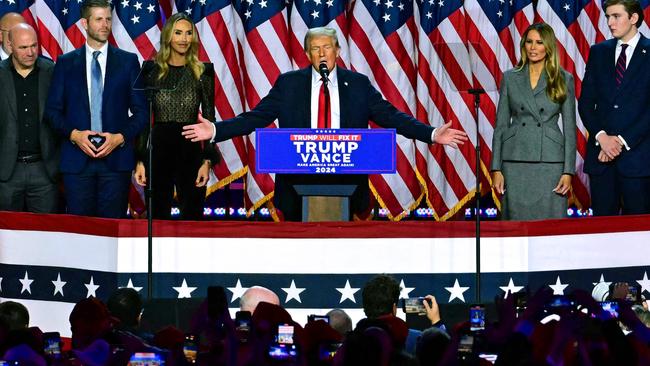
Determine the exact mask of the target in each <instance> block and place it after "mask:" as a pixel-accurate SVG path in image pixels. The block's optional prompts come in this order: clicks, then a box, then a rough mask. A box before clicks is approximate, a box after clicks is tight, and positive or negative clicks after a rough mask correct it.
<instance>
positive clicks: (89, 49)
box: [86, 42, 108, 105]
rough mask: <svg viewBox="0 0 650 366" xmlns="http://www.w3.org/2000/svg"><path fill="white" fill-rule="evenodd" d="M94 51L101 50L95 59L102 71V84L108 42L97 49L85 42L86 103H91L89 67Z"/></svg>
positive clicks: (104, 77)
mask: <svg viewBox="0 0 650 366" xmlns="http://www.w3.org/2000/svg"><path fill="white" fill-rule="evenodd" d="M95 51H99V52H101V53H100V54H99V56H97V61H99V68H100V69H101V71H102V86H104V80H106V58H107V54H108V42H106V43H104V45H103V46H102V48H100V49H98V50H96V49H94V48H92V47H90V46H89V45H88V44H87V43H86V86H87V88H88V105H92V101H91V100H90V98H92V97H91V94H92V93H91V92H90V83H91V82H92V72H91V67H92V63H93V52H95Z"/></svg>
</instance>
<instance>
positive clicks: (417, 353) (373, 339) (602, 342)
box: [0, 275, 650, 366]
mask: <svg viewBox="0 0 650 366" xmlns="http://www.w3.org/2000/svg"><path fill="white" fill-rule="evenodd" d="M609 292H611V294H609V293H604V292H602V291H599V290H598V289H596V291H594V292H593V295H592V294H589V293H587V292H585V291H580V290H578V291H575V292H573V293H572V294H570V295H568V296H558V295H553V294H552V291H550V290H549V289H548V288H545V289H540V290H539V291H537V292H536V293H534V294H532V295H531V296H529V297H524V296H520V295H521V294H514V295H512V294H508V295H506V296H504V297H501V298H497V299H496V300H495V305H496V310H497V311H496V313H497V314H496V318H495V319H488V320H491V321H485V322H484V321H483V318H482V316H483V312H482V310H481V309H480V307H476V308H475V307H474V306H472V308H473V309H472V310H470V312H471V314H472V315H471V316H470V317H468V321H467V322H461V323H458V324H456V325H454V326H451V327H446V326H445V325H444V323H443V319H442V318H441V316H440V311H439V308H438V305H437V303H436V300H435V298H434V297H433V296H426V297H423V298H420V299H418V301H421V304H416V305H421V308H420V309H421V310H422V318H423V319H426V321H427V326H426V327H424V328H425V329H424V330H415V329H409V326H408V324H407V322H406V321H404V320H402V319H400V318H398V317H396V310H397V306H398V299H399V293H400V288H399V285H398V284H397V282H395V280H394V279H393V278H392V277H390V276H386V275H379V276H376V277H375V278H373V279H372V280H371V281H369V282H368V283H367V284H366V285H365V286H364V289H363V294H362V296H363V306H364V312H365V314H366V318H365V319H362V320H361V321H359V322H358V323H357V324H356V327H354V329H353V326H352V322H351V321H350V318H349V317H348V316H347V314H345V312H344V311H342V310H339V309H335V310H333V311H331V312H330V313H328V314H327V315H326V316H314V317H310V318H309V321H308V322H307V323H306V324H305V325H304V326H302V325H300V324H298V323H296V322H295V321H294V320H293V319H292V318H291V315H290V314H289V313H288V312H287V311H286V310H285V309H283V308H282V307H281V306H280V305H279V299H278V297H277V296H276V295H275V294H274V293H273V292H272V291H270V290H268V289H266V288H263V287H253V288H250V289H249V290H247V292H246V293H245V294H244V295H242V298H241V309H242V310H241V311H239V312H237V313H236V316H235V317H234V318H233V317H231V314H230V312H229V309H228V306H227V304H228V303H227V301H226V297H225V296H224V293H223V289H222V288H219V287H213V288H211V289H210V290H209V293H208V297H207V298H206V299H205V300H204V301H203V302H202V303H201V305H200V306H199V307H198V309H197V310H196V312H195V313H194V314H193V317H192V320H191V322H190V325H189V327H188V329H183V330H181V329H178V328H175V327H173V326H167V327H164V328H162V329H160V330H158V331H157V332H156V333H155V334H149V333H145V332H143V331H142V330H141V327H140V318H141V315H142V309H143V302H142V299H141V298H140V296H139V294H138V293H137V292H136V291H135V290H133V289H129V288H123V289H119V290H117V291H116V292H115V293H113V294H112V295H111V297H110V298H109V299H108V301H107V302H106V303H104V302H102V301H100V300H99V299H97V298H93V297H91V298H88V299H84V300H81V301H79V302H78V303H77V304H76V305H75V306H74V309H73V310H72V312H71V313H70V317H69V320H70V329H71V332H72V337H71V340H70V342H64V343H63V344H62V343H61V341H60V339H59V338H57V335H58V334H55V333H43V332H42V331H41V330H40V329H39V328H38V327H36V326H33V325H32V327H29V325H30V324H29V312H28V310H27V308H25V306H23V305H21V304H20V303H18V302H13V301H5V302H3V303H0V355H3V356H2V360H4V361H0V364H1V365H29V366H31V365H37V366H46V365H66V366H67V365H84V366H86V365H88V366H95V365H98V366H99V365H111V366H112V365H134V366H136V365H137V366H140V365H143V366H144V365H152V366H153V365H167V366H170V365H211V366H212V365H214V366H219V365H228V366H230V365H232V366H240V365H241V366H267V365H268V366H271V365H309V366H311V365H314V366H321V365H323V366H325V365H337V366H338V365H341V366H343V365H345V366H347V365H351V366H359V365H364V366H365V365H368V366H374V365H377V366H380V365H381V366H398V365H409V366H410V365H414V366H415V365H422V366H424V365H489V364H496V365H647V364H650V348H649V347H648V346H649V344H650V343H649V342H650V330H649V329H648V327H647V324H648V322H649V320H650V316H649V313H648V310H647V307H646V306H645V304H644V301H638V300H639V299H641V297H640V294H638V295H639V296H638V297H635V294H634V291H630V289H629V287H628V285H627V284H620V285H616V286H614V287H613V290H611V291H609ZM630 293H632V294H630ZM594 297H596V298H597V300H607V301H604V302H600V301H596V299H594ZM411 310H412V309H411ZM477 319H480V321H478V322H477ZM407 320H408V317H407Z"/></svg>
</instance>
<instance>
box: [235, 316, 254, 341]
mask: <svg viewBox="0 0 650 366" xmlns="http://www.w3.org/2000/svg"><path fill="white" fill-rule="evenodd" d="M250 330H251V313H250V311H238V312H237V313H236V314H235V335H236V336H237V339H238V340H239V341H240V342H241V343H246V342H248V335H249V334H250Z"/></svg>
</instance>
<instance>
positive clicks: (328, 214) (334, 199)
mask: <svg viewBox="0 0 650 366" xmlns="http://www.w3.org/2000/svg"><path fill="white" fill-rule="evenodd" d="M293 188H294V189H295V190H296V193H298V196H300V198H301V200H302V222H319V221H350V219H351V217H350V198H351V197H352V195H353V194H354V191H356V189H357V185H356V184H338V185H324V184H313V185H310V184H296V185H294V186H293Z"/></svg>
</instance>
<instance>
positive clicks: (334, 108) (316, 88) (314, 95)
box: [311, 66, 341, 128]
mask: <svg viewBox="0 0 650 366" xmlns="http://www.w3.org/2000/svg"><path fill="white" fill-rule="evenodd" d="M321 79H322V77H321V75H320V73H319V72H318V71H316V69H314V68H313V67H312V68H311V128H318V114H319V113H320V111H319V110H318V98H319V97H320V88H321V85H323V81H322V80H321ZM327 80H329V81H328V82H327V88H328V89H329V94H330V112H331V113H330V120H329V122H330V123H329V125H330V128H341V105H340V103H339V81H338V77H337V76H336V66H335V67H334V70H332V72H330V74H329V76H328V77H327Z"/></svg>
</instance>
